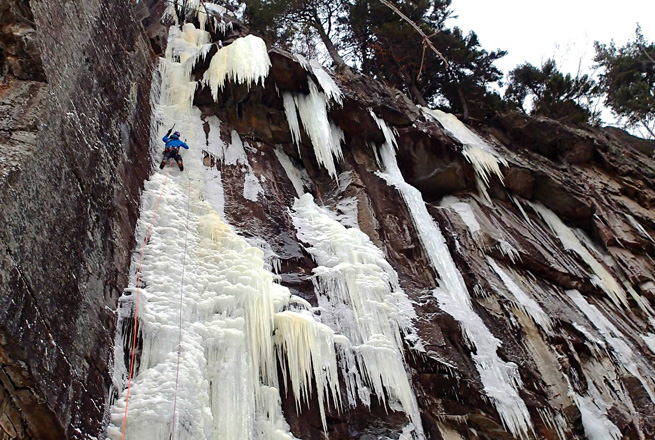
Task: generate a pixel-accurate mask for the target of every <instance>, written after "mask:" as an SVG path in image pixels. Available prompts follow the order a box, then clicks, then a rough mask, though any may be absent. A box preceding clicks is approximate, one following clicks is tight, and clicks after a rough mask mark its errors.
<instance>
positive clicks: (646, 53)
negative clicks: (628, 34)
mask: <svg viewBox="0 0 655 440" xmlns="http://www.w3.org/2000/svg"><path fill="white" fill-rule="evenodd" d="M638 46H639V49H641V51H642V52H643V53H644V55H646V58H648V59H649V60H650V61H651V62H652V63H653V64H655V60H654V59H653V58H652V57H651V56H650V55H648V52H646V49H645V48H644V46H642V45H641V44H639V45H638Z"/></svg>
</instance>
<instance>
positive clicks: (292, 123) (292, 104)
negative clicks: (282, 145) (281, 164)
mask: <svg viewBox="0 0 655 440" xmlns="http://www.w3.org/2000/svg"><path fill="white" fill-rule="evenodd" d="M282 102H283V103H284V113H285V114H286V116H287V122H288V123H289V130H290V131H291V139H292V141H293V143H294V144H296V146H297V147H298V154H299V155H300V139H301V136H300V123H299V122H298V112H297V110H296V101H295V100H294V98H293V95H292V94H291V93H289V92H284V93H283V94H282Z"/></svg>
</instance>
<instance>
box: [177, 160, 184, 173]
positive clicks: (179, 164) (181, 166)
mask: <svg viewBox="0 0 655 440" xmlns="http://www.w3.org/2000/svg"><path fill="white" fill-rule="evenodd" d="M177 165H178V166H179V167H180V171H184V165H183V164H182V162H178V163H177Z"/></svg>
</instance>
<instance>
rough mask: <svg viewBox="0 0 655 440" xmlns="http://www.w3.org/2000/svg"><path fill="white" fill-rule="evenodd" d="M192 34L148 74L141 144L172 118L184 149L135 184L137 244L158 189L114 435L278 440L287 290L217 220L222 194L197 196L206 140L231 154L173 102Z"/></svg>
mask: <svg viewBox="0 0 655 440" xmlns="http://www.w3.org/2000/svg"><path fill="white" fill-rule="evenodd" d="M198 35H199V34H198V33H197V31H195V30H194V29H192V27H190V26H189V25H185V26H184V28H183V31H179V30H177V29H176V28H171V31H170V38H171V41H170V43H171V44H170V45H169V47H170V48H172V49H171V51H170V52H168V53H167V54H168V59H167V60H165V61H163V62H162V64H161V69H160V73H161V77H162V84H161V96H160V97H159V98H160V102H159V104H158V105H157V106H156V108H155V112H154V114H153V120H154V124H155V126H154V128H155V129H154V130H153V139H152V144H153V147H154V148H156V149H159V148H161V147H162V146H163V143H162V142H161V136H163V132H164V131H165V130H166V129H167V128H168V127H171V126H172V125H173V123H175V129H176V130H179V131H180V132H181V133H182V137H183V139H185V140H186V142H187V143H188V144H189V146H190V149H189V150H184V151H183V152H182V155H183V157H184V160H185V163H186V166H185V172H184V173H181V172H179V171H178V170H177V169H176V168H174V169H170V170H163V171H159V170H157V171H156V172H155V173H154V174H153V175H152V176H151V177H150V179H149V180H147V181H146V182H145V184H144V185H145V188H144V192H143V196H142V209H141V218H140V219H139V222H138V224H137V230H136V237H137V243H143V241H144V238H145V233H146V230H147V228H148V226H149V223H150V219H151V218H152V216H153V212H154V209H155V206H156V204H157V199H158V197H159V194H160V193H162V189H164V191H163V193H162V194H163V197H162V200H161V203H160V205H159V210H158V213H157V216H156V217H155V221H154V224H153V227H152V232H151V234H150V237H149V240H148V242H147V246H146V248H145V254H144V257H143V261H142V264H141V274H142V275H141V288H140V292H139V295H140V299H139V337H140V340H141V341H142V347H141V350H140V356H139V358H140V363H139V364H138V368H136V370H135V373H134V376H133V379H132V386H131V391H130V400H129V408H128V414H127V423H126V426H125V434H126V438H127V439H131V440H135V439H139V440H169V439H170V438H171V435H172V434H173V433H174V434H175V439H179V440H205V439H210V438H211V439H221V440H253V439H256V440H269V439H275V440H290V439H292V438H293V436H292V435H291V434H290V433H289V427H288V425H287V423H286V422H285V420H284V418H283V416H282V410H281V404H280V396H279V392H278V389H277V364H276V362H275V356H274V348H273V331H274V313H275V310H276V307H279V308H282V307H284V306H285V304H286V303H288V301H289V298H290V294H289V291H288V289H286V288H284V287H282V286H279V285H277V284H275V277H274V275H273V274H272V273H271V272H270V271H268V270H267V269H266V268H265V267H266V264H265V262H264V253H263V252H262V251H261V250H259V249H257V248H255V247H253V246H251V245H250V244H248V242H247V241H246V240H244V239H243V238H242V237H240V236H238V235H237V234H236V233H235V232H234V231H233V230H232V228H231V227H230V226H229V225H228V224H226V223H225V222H224V221H223V220H222V219H221V217H220V216H219V214H218V213H217V210H220V209H222V201H221V199H222V198H221V197H208V195H207V193H208V192H211V191H213V190H215V189H216V188H219V187H220V188H222V184H221V183H220V182H213V183H211V184H210V183H209V182H208V181H207V180H206V176H205V169H204V167H203V165H202V148H203V147H204V146H205V145H206V142H208V141H209V142H211V143H217V144H220V145H211V146H208V147H207V148H208V149H209V150H214V151H217V150H220V151H223V152H224V153H225V154H227V155H228V156H229V155H230V154H232V153H234V154H233V156H234V158H235V161H236V162H238V160H239V159H240V158H241V151H242V150H243V147H241V150H240V149H239V148H238V147H239V145H236V147H235V150H234V151H231V150H230V148H226V146H225V145H224V144H223V143H222V141H220V142H219V140H220V136H219V133H218V131H219V121H218V120H217V119H210V120H209V121H208V125H209V129H210V133H209V135H207V134H206V133H205V129H204V124H203V121H202V120H201V118H200V110H199V109H197V108H196V107H193V106H192V104H191V102H192V101H189V100H180V99H178V98H177V97H178V96H180V95H184V94H185V93H187V91H188V90H187V88H188V89H190V88H191V87H190V86H189V84H191V85H193V87H195V83H194V82H193V81H191V78H190V69H186V66H185V65H184V63H186V62H188V61H189V60H191V59H192V57H193V55H194V54H198V53H201V52H202V47H203V46H200V45H201V44H202V41H203V40H202V39H201V38H195V37H197V36H198ZM200 35H201V34H200ZM187 37H188V38H187ZM187 55H188V56H187ZM192 96H193V95H192V94H191V99H192ZM231 146H232V147H234V146H235V145H234V142H233V143H232V145H231ZM167 173H169V177H168V180H167V178H166V174H167ZM164 182H166V183H164ZM164 185H165V186H164ZM212 203H213V205H212ZM139 250H140V247H139V248H138V249H136V252H135V254H134V256H133V259H132V269H131V273H132V276H131V279H130V284H131V288H130V289H128V291H127V292H126V293H125V294H124V295H123V296H122V297H121V299H120V304H121V310H120V311H119V316H120V318H119V319H120V320H119V323H118V329H119V331H118V334H117V341H116V350H115V352H116V361H115V371H114V383H113V387H114V389H115V391H116V394H117V398H116V400H115V402H114V403H113V406H112V407H111V408H110V410H109V413H110V426H109V428H108V431H107V434H108V437H109V438H112V439H119V438H121V429H122V426H121V425H122V422H123V414H124V410H125V405H126V394H127V390H126V385H127V368H128V366H127V365H124V362H123V359H124V358H125V356H126V354H125V353H124V352H123V349H122V348H123V347H125V346H129V345H130V344H129V342H131V341H130V339H129V338H131V333H130V332H128V333H126V334H122V329H123V328H125V329H129V326H126V325H125V324H127V323H128V322H129V320H131V319H133V318H132V316H133V315H132V312H133V309H134V297H135V294H134V293H135V282H136V270H137V267H138V265H139ZM183 260H184V261H185V264H182V261H183ZM183 274H184V277H183ZM180 321H181V326H180V324H179V323H180ZM180 327H181V344H180V346H179V347H180V349H181V350H180V354H179V360H180V362H179V383H177V381H178V375H177V365H178V335H179V332H180ZM176 388H177V393H176ZM176 396H177V397H176ZM174 401H176V410H177V411H176V414H175V416H174V412H173V402H174Z"/></svg>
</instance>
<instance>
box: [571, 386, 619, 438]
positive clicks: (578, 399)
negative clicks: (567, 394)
mask: <svg viewBox="0 0 655 440" xmlns="http://www.w3.org/2000/svg"><path fill="white" fill-rule="evenodd" d="M571 394H572V395H571V397H572V398H573V400H574V401H575V404H576V405H577V406H578V409H579V410H580V414H581V415H582V426H583V427H584V432H585V435H586V436H587V438H589V440H619V439H620V438H623V435H622V434H621V431H620V430H619V428H618V427H617V426H616V425H615V424H614V423H612V422H611V421H610V420H609V419H608V418H607V412H606V410H604V409H601V408H599V407H598V406H597V405H596V403H595V402H594V400H592V399H591V398H589V397H583V396H581V395H579V394H577V393H571Z"/></svg>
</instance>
